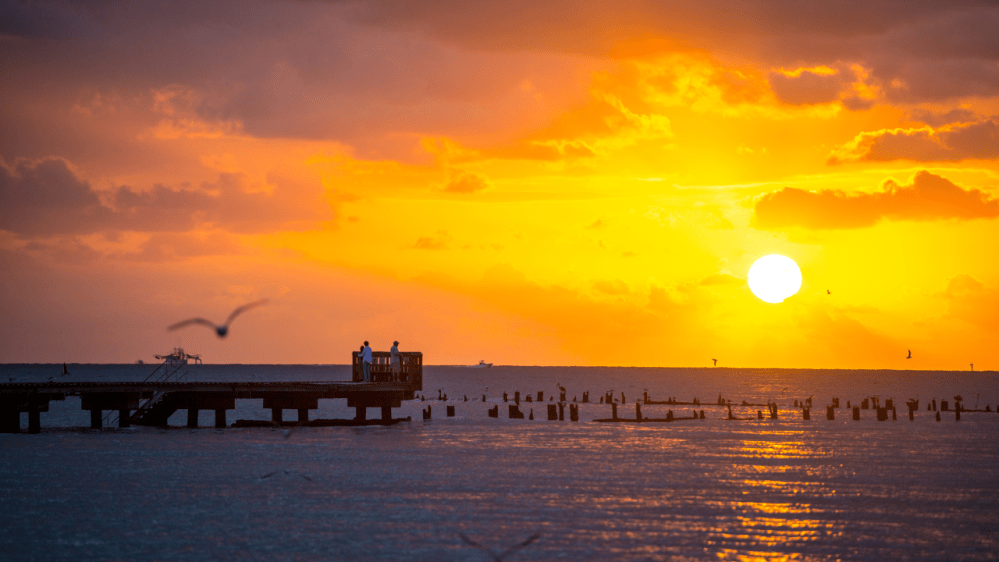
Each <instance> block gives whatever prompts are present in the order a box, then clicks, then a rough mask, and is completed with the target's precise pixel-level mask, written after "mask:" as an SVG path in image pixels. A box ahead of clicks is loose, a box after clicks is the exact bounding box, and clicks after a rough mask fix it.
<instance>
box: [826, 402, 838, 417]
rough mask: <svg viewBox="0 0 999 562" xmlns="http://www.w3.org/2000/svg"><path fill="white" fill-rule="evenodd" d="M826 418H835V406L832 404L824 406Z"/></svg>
mask: <svg viewBox="0 0 999 562" xmlns="http://www.w3.org/2000/svg"><path fill="white" fill-rule="evenodd" d="M834 400H835V398H834ZM826 419H827V420H829V421H834V420H835V419H836V408H835V407H833V406H826Z"/></svg>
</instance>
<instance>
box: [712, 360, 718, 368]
mask: <svg viewBox="0 0 999 562" xmlns="http://www.w3.org/2000/svg"><path fill="white" fill-rule="evenodd" d="M712 361H714V362H715V367H717V366H718V360H717V359H712Z"/></svg>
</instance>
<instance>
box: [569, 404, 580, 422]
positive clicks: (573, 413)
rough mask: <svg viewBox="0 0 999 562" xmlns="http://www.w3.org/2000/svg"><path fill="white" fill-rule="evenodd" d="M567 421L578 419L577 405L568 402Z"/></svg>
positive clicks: (576, 420)
mask: <svg viewBox="0 0 999 562" xmlns="http://www.w3.org/2000/svg"><path fill="white" fill-rule="evenodd" d="M569 421H574V422H578V421H579V405H578V404H569Z"/></svg>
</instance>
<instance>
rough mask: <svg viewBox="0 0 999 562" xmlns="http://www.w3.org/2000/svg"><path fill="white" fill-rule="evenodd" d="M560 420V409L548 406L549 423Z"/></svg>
mask: <svg viewBox="0 0 999 562" xmlns="http://www.w3.org/2000/svg"><path fill="white" fill-rule="evenodd" d="M557 419H558V408H557V407H556V406H555V404H549V405H548V421H555V420H557Z"/></svg>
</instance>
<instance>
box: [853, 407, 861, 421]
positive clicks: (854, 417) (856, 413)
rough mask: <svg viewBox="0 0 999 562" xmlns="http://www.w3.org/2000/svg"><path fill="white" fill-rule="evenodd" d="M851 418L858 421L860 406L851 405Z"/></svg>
mask: <svg viewBox="0 0 999 562" xmlns="http://www.w3.org/2000/svg"><path fill="white" fill-rule="evenodd" d="M853 419H854V421H860V406H854V407H853Z"/></svg>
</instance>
